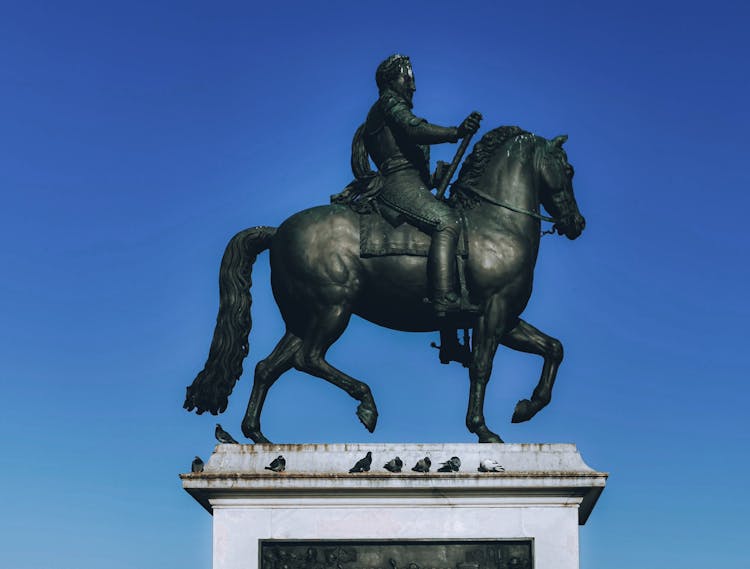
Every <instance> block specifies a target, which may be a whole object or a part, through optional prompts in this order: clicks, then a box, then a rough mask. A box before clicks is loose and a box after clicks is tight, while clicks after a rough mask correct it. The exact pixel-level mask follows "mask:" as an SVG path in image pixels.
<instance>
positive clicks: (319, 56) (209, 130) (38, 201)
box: [0, 1, 750, 569]
mask: <svg viewBox="0 0 750 569" xmlns="http://www.w3.org/2000/svg"><path fill="white" fill-rule="evenodd" d="M748 15H749V14H748V11H747V9H746V8H744V7H740V5H739V3H728V2H722V1H719V2H712V3H710V4H705V3H701V4H698V3H692V2H681V3H676V2H657V3H656V4H652V3H645V2H630V3H625V4H623V3H620V4H618V5H617V6H611V7H610V6H606V5H604V4H603V3H600V2H566V3H562V2H534V3H506V2H502V3H500V2H492V3H490V2H486V3H480V2H462V3H460V5H455V3H451V2H439V1H438V2H430V3H429V4H428V3H409V2H400V3H390V2H383V3H380V4H375V3H370V4H367V5H365V4H355V3H348V2H326V3H322V2H321V3H315V4H314V5H313V3H294V2H280V3H277V4H275V5H273V6H271V5H270V4H264V5H262V6H258V5H254V4H252V3H250V2H232V1H227V2H222V3H200V2H189V1H183V2H140V1H130V2H111V3H103V2H93V1H92V2H67V3H53V2H42V1H25V2H3V3H2V4H0V69H1V70H2V72H1V73H0V81H1V82H2V83H1V88H0V124H1V125H2V129H0V188H1V189H2V206H0V263H1V264H2V265H1V266H2V271H1V272H0V322H2V325H1V326H0V361H2V362H3V365H2V369H1V371H0V385H1V386H2V393H3V402H4V406H3V413H2V421H1V422H0V424H1V425H2V429H1V430H0V433H1V435H0V436H1V439H0V440H2V452H0V483H2V488H3V494H4V503H3V506H4V515H3V516H0V550H2V551H3V566H4V567H7V568H9V569H88V568H92V569H93V568H97V569H101V568H107V569H120V568H126V567H127V568H130V567H134V566H138V567H160V568H165V569H168V568H173V567H174V568H178V567H179V568H180V569H190V568H196V569H197V568H203V567H208V566H210V557H211V552H210V547H211V538H210V527H211V519H210V517H209V516H208V515H207V514H206V513H205V512H204V511H203V510H202V509H201V508H200V507H199V506H198V504H197V503H195V502H194V501H193V500H192V499H191V498H190V497H189V496H188V495H187V494H186V493H184V492H183V491H182V490H181V488H180V484H179V480H178V478H177V474H178V473H179V472H184V471H186V470H187V469H188V468H189V464H190V461H191V459H192V457H193V455H195V454H199V455H202V456H203V457H204V459H205V458H208V456H209V455H210V453H211V450H212V448H213V444H214V441H213V426H214V422H215V419H214V418H213V417H211V416H201V417H198V416H196V415H194V414H188V413H186V412H185V411H183V410H182V408H181V405H182V401H183V398H184V388H185V386H186V385H187V384H188V383H190V382H191V381H192V379H193V377H194V376H195V374H196V373H197V372H198V371H199V370H200V368H201V367H202V364H203V362H204V361H205V357H206V354H207V351H208V345H209V342H210V338H211V332H212V330H213V324H214V319H215V315H216V308H217V296H218V292H217V271H218V264H219V261H220V258H221V254H222V251H223V247H224V245H225V244H226V242H227V241H228V239H229V238H230V237H231V236H232V235H233V234H234V233H235V232H237V231H239V230H240V229H244V228H245V227H249V226H252V225H261V224H263V225H278V224H279V223H281V222H282V221H283V220H284V219H285V218H286V217H287V216H289V215H290V214H292V213H293V212H295V211H298V210H300V209H302V208H305V207H309V206H313V205H317V204H321V203H325V202H326V201H327V199H328V196H329V195H330V194H331V193H334V192H336V191H338V190H339V189H341V188H342V187H343V186H344V185H345V184H346V183H347V182H348V181H349V179H350V172H349V146H350V142H351V136H352V133H353V132H354V130H355V129H356V127H357V126H358V125H359V123H360V122H361V121H362V120H363V118H364V116H365V114H366V112H367V109H368V108H369V105H370V104H371V103H372V102H373V100H374V97H375V96H376V89H375V85H374V79H373V76H374V70H375V67H376V66H377V64H378V63H379V62H380V61H381V60H382V59H383V58H384V57H386V56H387V55H389V54H390V53H393V52H397V51H398V52H402V53H407V54H409V55H410V56H411V58H412V61H413V64H414V71H415V75H416V80H417V88H418V90H417V93H416V95H415V110H416V111H417V113H418V114H420V115H422V116H425V117H427V118H429V119H430V120H431V121H433V122H436V123H439V124H456V123H458V122H459V121H460V120H461V119H462V118H463V117H464V116H465V115H466V114H467V113H468V112H470V111H471V110H474V109H476V110H479V111H481V112H482V113H483V114H484V117H485V120H484V123H483V129H482V131H480V134H481V132H486V130H488V129H490V128H492V127H495V126H499V125H501V124H518V125H520V126H522V127H524V128H526V129H528V130H531V131H533V132H535V133H538V134H540V135H542V136H545V137H548V138H550V137H553V136H555V135H558V134H561V133H567V134H568V135H569V137H570V138H569V141H568V142H567V143H566V148H567V152H568V156H569V158H570V161H571V163H572V164H573V165H574V166H575V168H576V178H575V186H576V195H577V198H578V202H579V205H580V208H581V211H582V213H583V214H584V215H585V216H586V218H587V222H588V226H587V229H586V231H585V233H584V235H583V236H582V237H581V238H580V239H579V240H578V241H575V242H570V241H568V240H564V239H562V238H551V237H546V238H545V239H544V240H543V242H542V248H541V252H540V256H539V261H538V264H537V271H536V281H535V294H534V297H533V298H532V300H531V302H530V304H529V307H528V308H527V310H526V312H525V318H526V319H527V320H528V321H529V322H531V323H533V324H535V325H536V326H538V327H539V328H540V329H542V330H544V331H547V332H549V333H550V334H553V335H555V336H557V337H559V338H560V339H561V340H562V341H563V343H564V344H565V348H566V359H565V361H564V363H563V365H562V368H561V371H560V374H559V376H558V381H557V384H556V387H555V393H554V400H553V402H552V404H551V405H550V406H549V407H548V408H546V409H545V410H544V411H543V412H542V413H540V414H539V415H538V416H537V417H535V418H534V419H533V420H532V421H531V422H530V423H525V424H521V425H511V424H510V417H511V414H512V411H513V406H514V404H515V402H516V401H517V400H518V399H520V398H522V397H527V396H528V395H529V394H530V393H531V390H532V389H533V386H534V385H535V383H536V380H537V377H538V373H539V370H540V365H541V364H540V361H538V359H537V358H535V357H533V356H527V355H522V354H519V353H515V352H510V351H508V350H506V349H501V350H499V352H498V355H497V357H496V360H495V369H494V373H493V377H492V381H491V382H490V384H489V387H488V397H487V406H486V416H487V420H488V424H489V426H490V427H491V428H493V429H495V430H496V431H498V432H499V433H500V434H501V435H502V436H503V437H504V438H505V440H506V441H508V442H574V443H576V444H577V445H578V447H579V449H580V451H581V452H582V454H583V456H584V458H585V460H586V461H587V462H588V463H589V464H590V465H591V466H593V467H594V468H597V469H600V470H604V471H608V472H610V473H611V477H610V480H609V484H608V487H607V489H606V490H605V492H604V494H603V495H602V497H601V499H600V501H599V504H598V506H597V508H596V509H595V510H594V513H593V514H592V516H591V518H590V520H589V522H588V524H587V525H586V526H584V527H583V528H581V567H582V569H600V568H605V569H625V568H628V569H629V568H631V567H633V566H638V567H644V568H654V569H656V568H659V569H663V568H671V567H675V568H677V567H679V568H680V569H697V568H699V567H700V568H703V567H706V566H722V567H739V566H741V565H742V564H743V563H744V562H746V561H745V560H746V553H745V547H744V545H745V544H744V541H745V536H744V533H745V532H744V531H743V530H744V529H745V528H746V527H747V522H746V511H747V508H748V506H750V499H749V498H750V496H749V495H748V494H749V493H748V490H747V485H746V484H745V483H744V482H743V480H744V479H745V478H746V475H745V473H746V472H747V470H748V467H750V464H749V460H748V452H747V449H748V442H749V441H748V438H749V436H748V435H749V433H750V428H749V427H750V424H749V423H750V421H748V415H747V405H748V395H749V394H750V387H749V386H748V381H747V380H748V371H747V352H746V349H747V346H746V343H747V337H748V334H747V332H746V330H747V322H748V319H749V317H750V309H748V303H747V300H746V294H747V293H746V291H747V282H748V279H749V278H750V269H749V268H748V245H749V244H750V238H749V237H748V229H747V210H748V206H750V199H748V192H747V188H748V187H749V186H750V184H749V182H750V176H749V175H748V169H747V148H748V143H747V137H748V133H750V112H748V107H747V101H748V100H750V77H749V71H748V69H749V68H748V65H747V60H748V55H750V54H749V53H748V47H747V42H746V39H745V38H746V29H745V28H746V22H747V21H748ZM454 148H455V147H453V146H450V145H446V147H445V148H439V149H438V148H436V149H435V152H434V158H443V159H450V157H451V156H452V152H453V150H454ZM268 277H269V275H268V264H267V257H265V256H263V257H261V258H260V259H259V261H258V263H257V264H256V268H255V273H254V282H255V284H254V288H253V295H254V300H255V302H254V305H253V320H254V325H255V328H254V330H253V332H252V334H251V337H250V351H251V353H250V357H249V359H248V362H247V363H246V366H245V367H246V369H248V370H251V369H252V367H253V366H254V365H255V362H256V361H257V360H258V359H259V358H261V357H264V356H265V355H266V354H267V353H268V352H269V351H270V350H271V348H272V347H273V344H274V343H275V341H276V340H277V339H278V338H279V337H280V335H281V333H282V329H283V327H282V323H281V320H280V317H279V315H278V313H277V311H276V308H275V306H274V304H273V300H272V298H271V294H270V286H269V282H268ZM435 339H436V338H435V337H434V336H433V335H429V334H411V335H408V334H400V333H395V332H390V331H387V330H383V329H377V328H375V327H374V326H371V325H369V324H367V323H365V322H362V321H358V320H355V321H353V322H352V324H351V326H350V328H349V330H348V331H347V333H346V334H345V335H344V337H343V338H342V339H341V340H340V341H339V342H338V343H337V344H336V345H335V346H334V348H333V349H332V350H331V352H330V360H331V362H332V363H334V364H335V365H337V367H340V368H341V369H343V370H345V371H347V372H349V373H350V374H352V375H354V376H355V377H359V378H361V379H363V380H365V381H367V382H368V383H369V384H370V386H371V387H372V389H373V392H374V395H375V398H376V400H377V402H378V406H379V410H380V421H379V424H378V428H377V430H376V432H375V434H373V435H370V434H369V433H367V432H366V431H365V430H364V429H363V428H362V427H361V425H360V424H359V422H358V420H357V419H356V417H355V415H354V410H355V404H354V402H353V401H351V400H350V399H349V398H348V396H347V395H345V394H344V393H343V392H340V391H338V390H336V389H335V388H333V387H332V386H330V385H328V384H326V383H325V382H322V381H319V380H317V379H313V378H310V377H307V376H303V375H300V374H298V373H296V372H290V373H288V374H287V375H286V376H284V377H283V378H282V379H281V380H280V381H279V382H278V383H277V384H276V386H274V388H273V390H272V391H271V393H270V395H269V398H268V401H267V405H266V409H265V413H264V416H263V418H264V430H265V432H266V434H267V435H268V436H269V437H270V438H271V439H272V440H274V441H276V442H347V441H352V442H368V441H372V442H398V441H409V442H472V441H473V437H472V436H471V435H470V434H469V433H468V432H467V431H466V430H465V427H464V425H463V417H464V413H465V401H466V396H467V388H468V382H467V380H466V377H467V376H466V373H465V371H464V370H463V369H462V368H460V366H457V365H456V364H454V365H452V366H441V365H439V363H438V361H437V357H436V352H435V351H434V350H431V349H430V348H429V343H430V341H432V340H435ZM250 383H251V377H250V375H249V374H247V373H246V374H245V376H243V378H242V380H241V381H240V382H239V384H238V385H237V387H236V389H235V393H234V394H233V397H232V399H231V400H230V406H229V409H228V410H227V412H226V413H225V415H224V416H222V417H221V418H220V419H219V420H220V421H221V422H222V424H223V425H224V426H225V427H226V428H227V429H228V430H229V431H231V432H233V433H234V434H235V435H239V424H240V421H241V418H242V414H243V412H244V408H245V405H246V402H247V397H248V396H249V389H250ZM415 404H416V405H417V407H418V410H417V411H414V406H415Z"/></svg>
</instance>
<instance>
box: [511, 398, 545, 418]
mask: <svg viewBox="0 0 750 569" xmlns="http://www.w3.org/2000/svg"><path fill="white" fill-rule="evenodd" d="M538 410H539V409H537V408H536V406H535V405H534V404H533V403H532V402H531V401H529V400H528V399H521V400H520V401H519V402H518V403H516V408H515V410H514V411H513V418H512V419H511V420H510V421H511V423H523V422H524V421H528V420H529V419H531V418H532V417H533V416H534V415H536V412H537V411H538Z"/></svg>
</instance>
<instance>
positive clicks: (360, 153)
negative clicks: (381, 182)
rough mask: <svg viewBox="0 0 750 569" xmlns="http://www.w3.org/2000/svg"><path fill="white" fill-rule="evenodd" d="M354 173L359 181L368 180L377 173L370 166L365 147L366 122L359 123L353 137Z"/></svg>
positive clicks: (352, 162) (352, 159)
mask: <svg viewBox="0 0 750 569" xmlns="http://www.w3.org/2000/svg"><path fill="white" fill-rule="evenodd" d="M351 165H352V174H354V178H355V179H356V180H358V181H362V180H367V179H370V178H372V177H373V176H374V175H375V172H373V171H372V168H370V159H369V156H368V155H367V149H366V148H365V123H362V124H361V125H359V128H358V129H357V131H356V132H355V133H354V138H353V139H352V158H351Z"/></svg>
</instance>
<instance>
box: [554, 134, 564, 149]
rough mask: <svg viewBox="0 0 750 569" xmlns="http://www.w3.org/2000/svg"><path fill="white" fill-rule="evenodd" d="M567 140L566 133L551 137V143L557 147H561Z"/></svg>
mask: <svg viewBox="0 0 750 569" xmlns="http://www.w3.org/2000/svg"><path fill="white" fill-rule="evenodd" d="M566 140H568V135H567V134H561V135H560V136H556V137H555V138H553V139H552V144H553V145H554V146H557V147H558V148H562V145H563V144H565V141H566Z"/></svg>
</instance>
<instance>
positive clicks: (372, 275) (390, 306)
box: [184, 127, 585, 443]
mask: <svg viewBox="0 0 750 569" xmlns="http://www.w3.org/2000/svg"><path fill="white" fill-rule="evenodd" d="M566 139H567V136H565V135H563V136H558V137H556V138H554V139H552V140H547V139H545V138H542V137H541V136H537V135H534V134H531V133H529V132H526V131H524V130H521V129H520V128H518V127H500V128H496V129H494V130H492V131H490V132H488V133H487V134H486V135H484V137H483V138H482V139H481V140H480V141H479V142H478V143H477V144H476V145H475V147H474V149H473V152H472V154H471V155H470V156H469V157H468V158H467V159H466V161H465V163H464V165H463V167H462V168H461V171H460V173H459V176H458V179H457V181H456V182H455V183H454V184H453V186H452V189H451V198H450V202H451V204H452V205H453V206H454V207H456V208H459V209H460V210H461V211H462V214H463V216H464V219H465V223H464V227H465V230H464V235H463V236H462V239H463V240H464V242H465V244H466V249H467V252H468V255H467V256H466V258H465V259H464V261H465V263H464V264H465V266H464V271H463V272H464V274H465V277H464V278H465V284H466V287H465V288H466V289H468V293H469V295H470V298H471V301H472V303H474V305H475V306H477V307H479V309H478V312H477V313H475V314H464V315H463V316H462V320H461V319H459V320H457V321H455V322H454V323H453V324H454V327H453V330H455V329H456V328H457V327H458V326H461V327H466V328H470V329H471V330H472V337H471V350H470V354H469V359H468V361H467V362H466V364H467V367H468V368H469V378H470V381H471V385H470V390H469V404H468V410H467V413H466V426H467V427H468V429H469V431H470V432H472V433H474V434H476V435H477V437H478V439H479V442H484V443H492V442H494V443H501V442H503V441H502V439H501V438H500V437H499V436H498V435H497V434H496V433H494V432H492V431H491V430H490V429H489V428H488V427H487V425H486V423H485V419H484V399H485V388H486V386H487V382H488V381H489V379H490V374H491V372H492V360H493V357H494V355H495V351H496V350H497V347H498V345H499V344H502V345H504V346H507V347H509V348H512V349H514V350H518V351H522V352H527V353H532V354H538V355H540V356H542V358H543V359H544V365H543V367H542V372H541V377H540V379H539V383H538V385H537V386H536V388H535V389H534V391H533V395H532V396H531V398H530V399H522V400H520V401H519V402H518V404H517V405H516V407H515V410H514V413H513V417H512V422H514V423H517V422H521V421H527V420H529V419H531V418H532V417H533V416H534V415H535V414H536V413H537V412H539V410H541V409H542V408H543V407H545V406H546V405H547V404H548V403H549V402H550V399H551V396H552V386H553V384H554V382H555V376H556V374H557V370H558V367H559V365H560V362H561V361H562V358H563V348H562V344H561V343H560V341H559V340H557V339H555V338H552V337H551V336H548V335H547V334H545V333H543V332H541V331H539V330H537V329H536V328H535V327H534V326H532V325H531V324H529V323H527V322H525V321H524V320H522V319H521V318H520V317H519V316H520V314H521V313H522V312H523V310H524V308H525V307H526V304H527V303H528V301H529V298H530V296H531V289H532V280H533V273H534V265H535V264H536V258H537V252H538V249H539V242H540V238H541V232H540V230H541V220H543V219H544V220H548V221H554V223H555V225H554V227H553V230H555V231H557V233H558V234H560V235H565V236H566V237H568V238H569V239H575V238H577V237H578V236H579V235H580V234H581V232H582V231H583V229H584V227H585V220H584V218H583V217H582V216H581V214H580V213H579V211H578V205H577V203H576V200H575V197H574V194H573V186H572V178H573V168H572V166H571V165H570V164H569V163H568V159H567V155H566V153H565V151H564V149H563V148H562V145H563V143H564V142H565V140H566ZM540 204H541V205H543V206H544V208H545V210H546V211H547V212H548V213H549V214H551V216H552V217H545V216H543V215H541V214H540V213H539V205H540ZM367 215H378V214H377V213H371V214H367ZM360 217H364V215H361V214H359V213H357V212H355V211H353V209H352V208H351V207H349V206H347V205H336V204H334V205H327V206H320V207H313V208H311V209H307V210H304V211H301V212H299V213H296V214H294V215H293V216H291V217H290V218H288V219H287V220H286V221H284V222H283V223H282V224H281V226H280V227H278V228H273V227H265V226H260V227H252V228H250V229H246V230H244V231H241V232H239V233H238V234H237V235H235V236H234V237H233V238H232V239H231V240H230V241H229V244H228V245H227V248H226V251H225V253H224V257H223V259H222V261H221V268H220V273H219V289H220V304H219V312H218V316H217V319H216V328H215V331H214V335H213V340H212V342H211V348H210V351H209V356H208V360H207V362H206V365H205V367H204V369H203V370H202V371H201V372H200V373H199V374H198V376H197V377H196V378H195V380H194V381H193V383H192V385H190V386H189V387H188V388H187V397H186V399H185V404H184V407H185V409H187V410H188V411H192V410H196V412H197V413H198V414H201V413H203V412H205V411H209V412H210V413H212V414H214V415H216V414H218V413H221V412H223V411H224V410H226V408H227V404H228V398H229V395H230V394H231V392H232V389H233V388H234V385H235V383H236V382H237V380H238V379H239V377H240V375H241V374H242V361H243V359H244V358H245V357H246V356H247V354H248V335H249V333H250V329H251V327H252V319H251V316H250V306H251V303H252V298H251V295H250V286H251V284H252V279H251V272H252V266H253V263H254V262H255V259H256V257H257V255H258V254H259V253H261V252H262V251H265V250H266V249H268V250H269V251H270V262H271V286H272V289H273V294H274V298H275V299H276V303H277V305H278V307H279V310H280V311H281V315H282V316H283V319H284V322H285V324H286V331H285V333H284V336H283V337H282V338H281V339H280V340H279V342H278V344H277V345H276V347H275V348H274V349H273V351H272V352H271V354H270V355H269V356H268V357H266V358H265V359H264V360H261V361H260V362H259V363H258V364H257V366H256V368H255V377H254V382H253V388H252V393H251V395H250V401H249V403H248V406H247V411H246V413H245V417H244V419H243V421H242V432H243V433H244V435H245V436H246V437H248V438H249V439H252V440H253V441H254V442H256V443H268V442H270V441H269V440H268V439H267V438H266V437H265V435H264V434H263V432H262V431H261V425H260V415H261V411H262V409H263V403H264V402H265V399H266V395H267V394H268V390H269V388H270V387H271V386H272V385H273V384H274V382H275V381H276V380H277V379H279V377H280V376H281V375H282V374H283V373H284V372H286V371H288V370H290V369H291V368H295V369H297V370H299V371H302V372H306V373H308V374H310V375H312V376H315V377H319V378H322V379H324V380H326V381H328V382H330V383H332V384H333V385H335V386H337V387H340V388H341V389H343V390H344V391H346V392H347V393H348V394H349V395H350V396H351V397H353V398H354V399H356V400H357V401H359V405H358V407H357V411H356V413H357V416H358V417H359V420H360V421H361V422H362V424H363V425H364V426H365V427H366V428H367V429H368V430H369V431H370V432H373V431H374V429H375V425H376V423H377V420H378V411H377V407H376V406H375V401H374V399H373V396H372V392H371V391H370V387H369V386H368V385H367V384H366V383H364V382H362V381H360V380H357V379H355V378H353V377H351V376H349V375H347V374H346V373H344V372H342V371H340V370H338V369H336V368H335V367H333V366H332V365H331V364H330V363H328V361H326V352H327V351H328V349H329V348H330V347H331V345H332V344H333V343H334V342H335V341H336V340H337V339H338V338H339V337H340V336H341V334H342V333H343V332H344V330H345V329H346V326H347V324H348V323H349V319H350V318H351V315H352V314H357V315H359V316H361V317H362V318H365V319H366V320H369V321H370V322H372V323H374V324H377V325H379V326H384V327H387V328H391V329H393V330H401V331H405V332H412V331H413V332H426V331H438V330H444V329H445V323H444V322H443V320H444V319H438V318H437V317H436V316H435V314H434V312H433V310H432V309H431V307H430V306H429V305H428V304H426V303H425V302H424V299H425V297H427V296H429V295H428V291H429V283H428V279H427V268H426V263H427V259H426V257H425V256H415V255H385V256H374V257H366V258H365V257H363V256H362V255H361V254H360V224H361V221H360ZM400 230H401V231H406V232H412V233H413V235H412V237H413V238H414V239H415V240H419V239H422V240H424V239H429V237H428V236H426V235H425V234H423V233H421V232H419V230H417V229H416V228H412V227H411V226H402V227H401V228H400ZM453 335H454V339H455V332H454V334H453Z"/></svg>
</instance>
